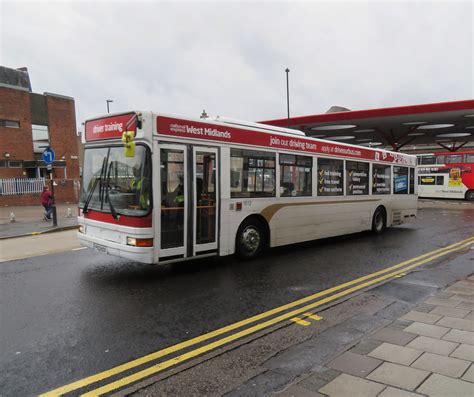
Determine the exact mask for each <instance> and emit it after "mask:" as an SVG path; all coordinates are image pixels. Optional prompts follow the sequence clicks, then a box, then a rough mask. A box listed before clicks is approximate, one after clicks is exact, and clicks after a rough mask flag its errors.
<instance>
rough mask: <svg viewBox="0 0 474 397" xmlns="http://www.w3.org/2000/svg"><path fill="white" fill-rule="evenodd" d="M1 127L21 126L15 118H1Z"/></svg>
mask: <svg viewBox="0 0 474 397" xmlns="http://www.w3.org/2000/svg"><path fill="white" fill-rule="evenodd" d="M0 127H7V128H20V122H19V121H15V120H0Z"/></svg>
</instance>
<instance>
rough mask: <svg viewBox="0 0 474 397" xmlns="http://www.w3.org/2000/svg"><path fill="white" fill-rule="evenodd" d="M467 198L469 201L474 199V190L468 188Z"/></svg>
mask: <svg viewBox="0 0 474 397" xmlns="http://www.w3.org/2000/svg"><path fill="white" fill-rule="evenodd" d="M466 200H467V201H474V190H468V191H467V192H466Z"/></svg>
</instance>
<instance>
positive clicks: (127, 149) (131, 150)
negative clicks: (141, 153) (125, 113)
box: [122, 131, 135, 157]
mask: <svg viewBox="0 0 474 397" xmlns="http://www.w3.org/2000/svg"><path fill="white" fill-rule="evenodd" d="M134 140H135V132H134V131H124V132H123V134H122V142H123V146H124V153H125V157H135V142H134Z"/></svg>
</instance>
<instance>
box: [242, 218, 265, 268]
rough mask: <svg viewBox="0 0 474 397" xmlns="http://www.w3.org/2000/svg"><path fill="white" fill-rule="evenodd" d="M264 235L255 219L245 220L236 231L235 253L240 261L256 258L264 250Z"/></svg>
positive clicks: (260, 224)
mask: <svg viewBox="0 0 474 397" xmlns="http://www.w3.org/2000/svg"><path fill="white" fill-rule="evenodd" d="M265 244H266V234H265V228H264V226H263V225H262V223H261V222H260V221H259V220H258V219H256V218H250V219H247V220H245V221H244V222H243V223H242V224H241V225H240V227H239V230H238V231H237V236H236V241H235V253H236V255H237V257H239V258H240V259H244V260H247V259H252V258H255V257H257V256H258V255H259V254H260V253H261V252H262V251H263V249H264V248H265Z"/></svg>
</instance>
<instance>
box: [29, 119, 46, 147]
mask: <svg viewBox="0 0 474 397" xmlns="http://www.w3.org/2000/svg"><path fill="white" fill-rule="evenodd" d="M31 132H32V135H33V148H34V151H35V153H43V150H44V149H46V148H47V147H48V146H49V130H48V126H47V125H37V124H33V125H32V126H31Z"/></svg>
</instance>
